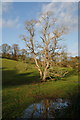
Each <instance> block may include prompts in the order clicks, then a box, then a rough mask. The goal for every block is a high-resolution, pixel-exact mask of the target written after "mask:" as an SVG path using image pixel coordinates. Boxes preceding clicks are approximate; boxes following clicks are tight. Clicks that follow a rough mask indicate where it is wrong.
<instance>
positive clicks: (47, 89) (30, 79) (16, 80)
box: [2, 59, 78, 119]
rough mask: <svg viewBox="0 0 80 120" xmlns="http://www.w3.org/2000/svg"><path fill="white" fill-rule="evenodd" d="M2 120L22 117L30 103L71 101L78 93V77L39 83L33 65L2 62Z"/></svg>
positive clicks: (9, 61)
mask: <svg viewBox="0 0 80 120" xmlns="http://www.w3.org/2000/svg"><path fill="white" fill-rule="evenodd" d="M2 63H3V65H2V67H3V69H2V70H3V90H2V93H3V118H5V119H9V118H15V117H19V116H21V115H22V112H23V111H24V109H26V108H27V107H28V106H29V105H30V104H31V103H33V102H37V101H39V100H42V99H45V98H65V99H70V100H71V99H72V98H73V96H75V95H77V93H78V83H77V81H78V76H77V75H70V76H68V77H67V78H64V79H63V80H59V81H50V82H45V83H40V80H39V73H38V72H37V70H36V68H35V66H34V64H33V65H32V64H29V63H27V64H25V63H22V62H18V61H13V60H7V59H3V60H2Z"/></svg>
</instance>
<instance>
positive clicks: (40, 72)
mask: <svg viewBox="0 0 80 120" xmlns="http://www.w3.org/2000/svg"><path fill="white" fill-rule="evenodd" d="M34 60H35V63H36V66H37V69H38V71H39V74H40V79H42V76H43V74H42V71H41V69H40V67H39V65H38V62H37V59H36V56H35V55H34Z"/></svg>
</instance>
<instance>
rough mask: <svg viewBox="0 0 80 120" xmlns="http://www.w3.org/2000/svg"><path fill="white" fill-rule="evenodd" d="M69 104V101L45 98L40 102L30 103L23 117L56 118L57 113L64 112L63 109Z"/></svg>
mask: <svg viewBox="0 0 80 120" xmlns="http://www.w3.org/2000/svg"><path fill="white" fill-rule="evenodd" d="M68 106H69V101H67V100H66V101H65V100H63V99H56V100H55V101H53V100H49V99H45V100H42V101H41V102H40V103H34V104H32V105H30V106H29V107H28V108H27V109H26V110H25V111H24V115H23V118H55V116H56V113H58V114H62V110H63V109H64V108H66V107H68Z"/></svg>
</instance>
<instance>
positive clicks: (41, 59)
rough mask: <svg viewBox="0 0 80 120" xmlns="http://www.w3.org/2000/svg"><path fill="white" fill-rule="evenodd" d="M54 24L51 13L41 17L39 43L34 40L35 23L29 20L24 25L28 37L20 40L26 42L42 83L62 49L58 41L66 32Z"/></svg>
mask: <svg viewBox="0 0 80 120" xmlns="http://www.w3.org/2000/svg"><path fill="white" fill-rule="evenodd" d="M56 22H57V19H55V18H54V17H53V15H52V13H51V12H47V13H45V14H42V15H41V18H40V20H39V21H38V24H39V27H40V33H38V35H39V36H40V40H39V41H36V40H35V35H36V34H35V33H36V28H35V25H36V23H37V21H35V20H31V21H27V22H26V23H25V28H26V30H27V33H28V36H25V35H23V36H22V39H23V40H24V41H25V42H26V46H27V48H28V51H29V53H30V54H31V55H32V56H33V58H34V60H35V64H36V67H37V69H38V71H39V73H40V77H41V80H42V81H46V77H47V75H48V70H49V67H50V65H51V62H52V61H53V60H54V58H56V56H57V55H60V52H61V49H62V48H61V46H60V45H59V41H60V40H61V39H62V38H61V36H62V35H63V34H65V33H66V30H67V29H66V27H65V26H60V27H59V26H57V25H56ZM38 29H39V28H38Z"/></svg>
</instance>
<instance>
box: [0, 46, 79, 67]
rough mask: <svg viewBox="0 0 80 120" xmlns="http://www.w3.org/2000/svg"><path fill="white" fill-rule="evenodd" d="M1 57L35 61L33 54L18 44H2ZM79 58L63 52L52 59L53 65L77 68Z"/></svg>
mask: <svg viewBox="0 0 80 120" xmlns="http://www.w3.org/2000/svg"><path fill="white" fill-rule="evenodd" d="M0 57H2V58H7V59H12V60H17V61H18V60H21V61H23V62H26V60H27V59H30V61H32V62H33V61H34V60H33V58H32V56H30V55H29V54H28V52H27V51H26V49H19V45H18V44H13V45H12V46H10V45H8V44H2V45H1V46H0ZM79 60H80V57H78V56H75V57H69V56H67V54H65V53H64V52H63V53H62V55H60V56H58V57H56V58H55V59H54V60H53V61H52V65H55V66H61V67H73V68H74V69H75V68H78V66H79ZM39 61H40V60H39ZM40 62H41V61H40ZM42 63H43V62H41V64H42Z"/></svg>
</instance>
